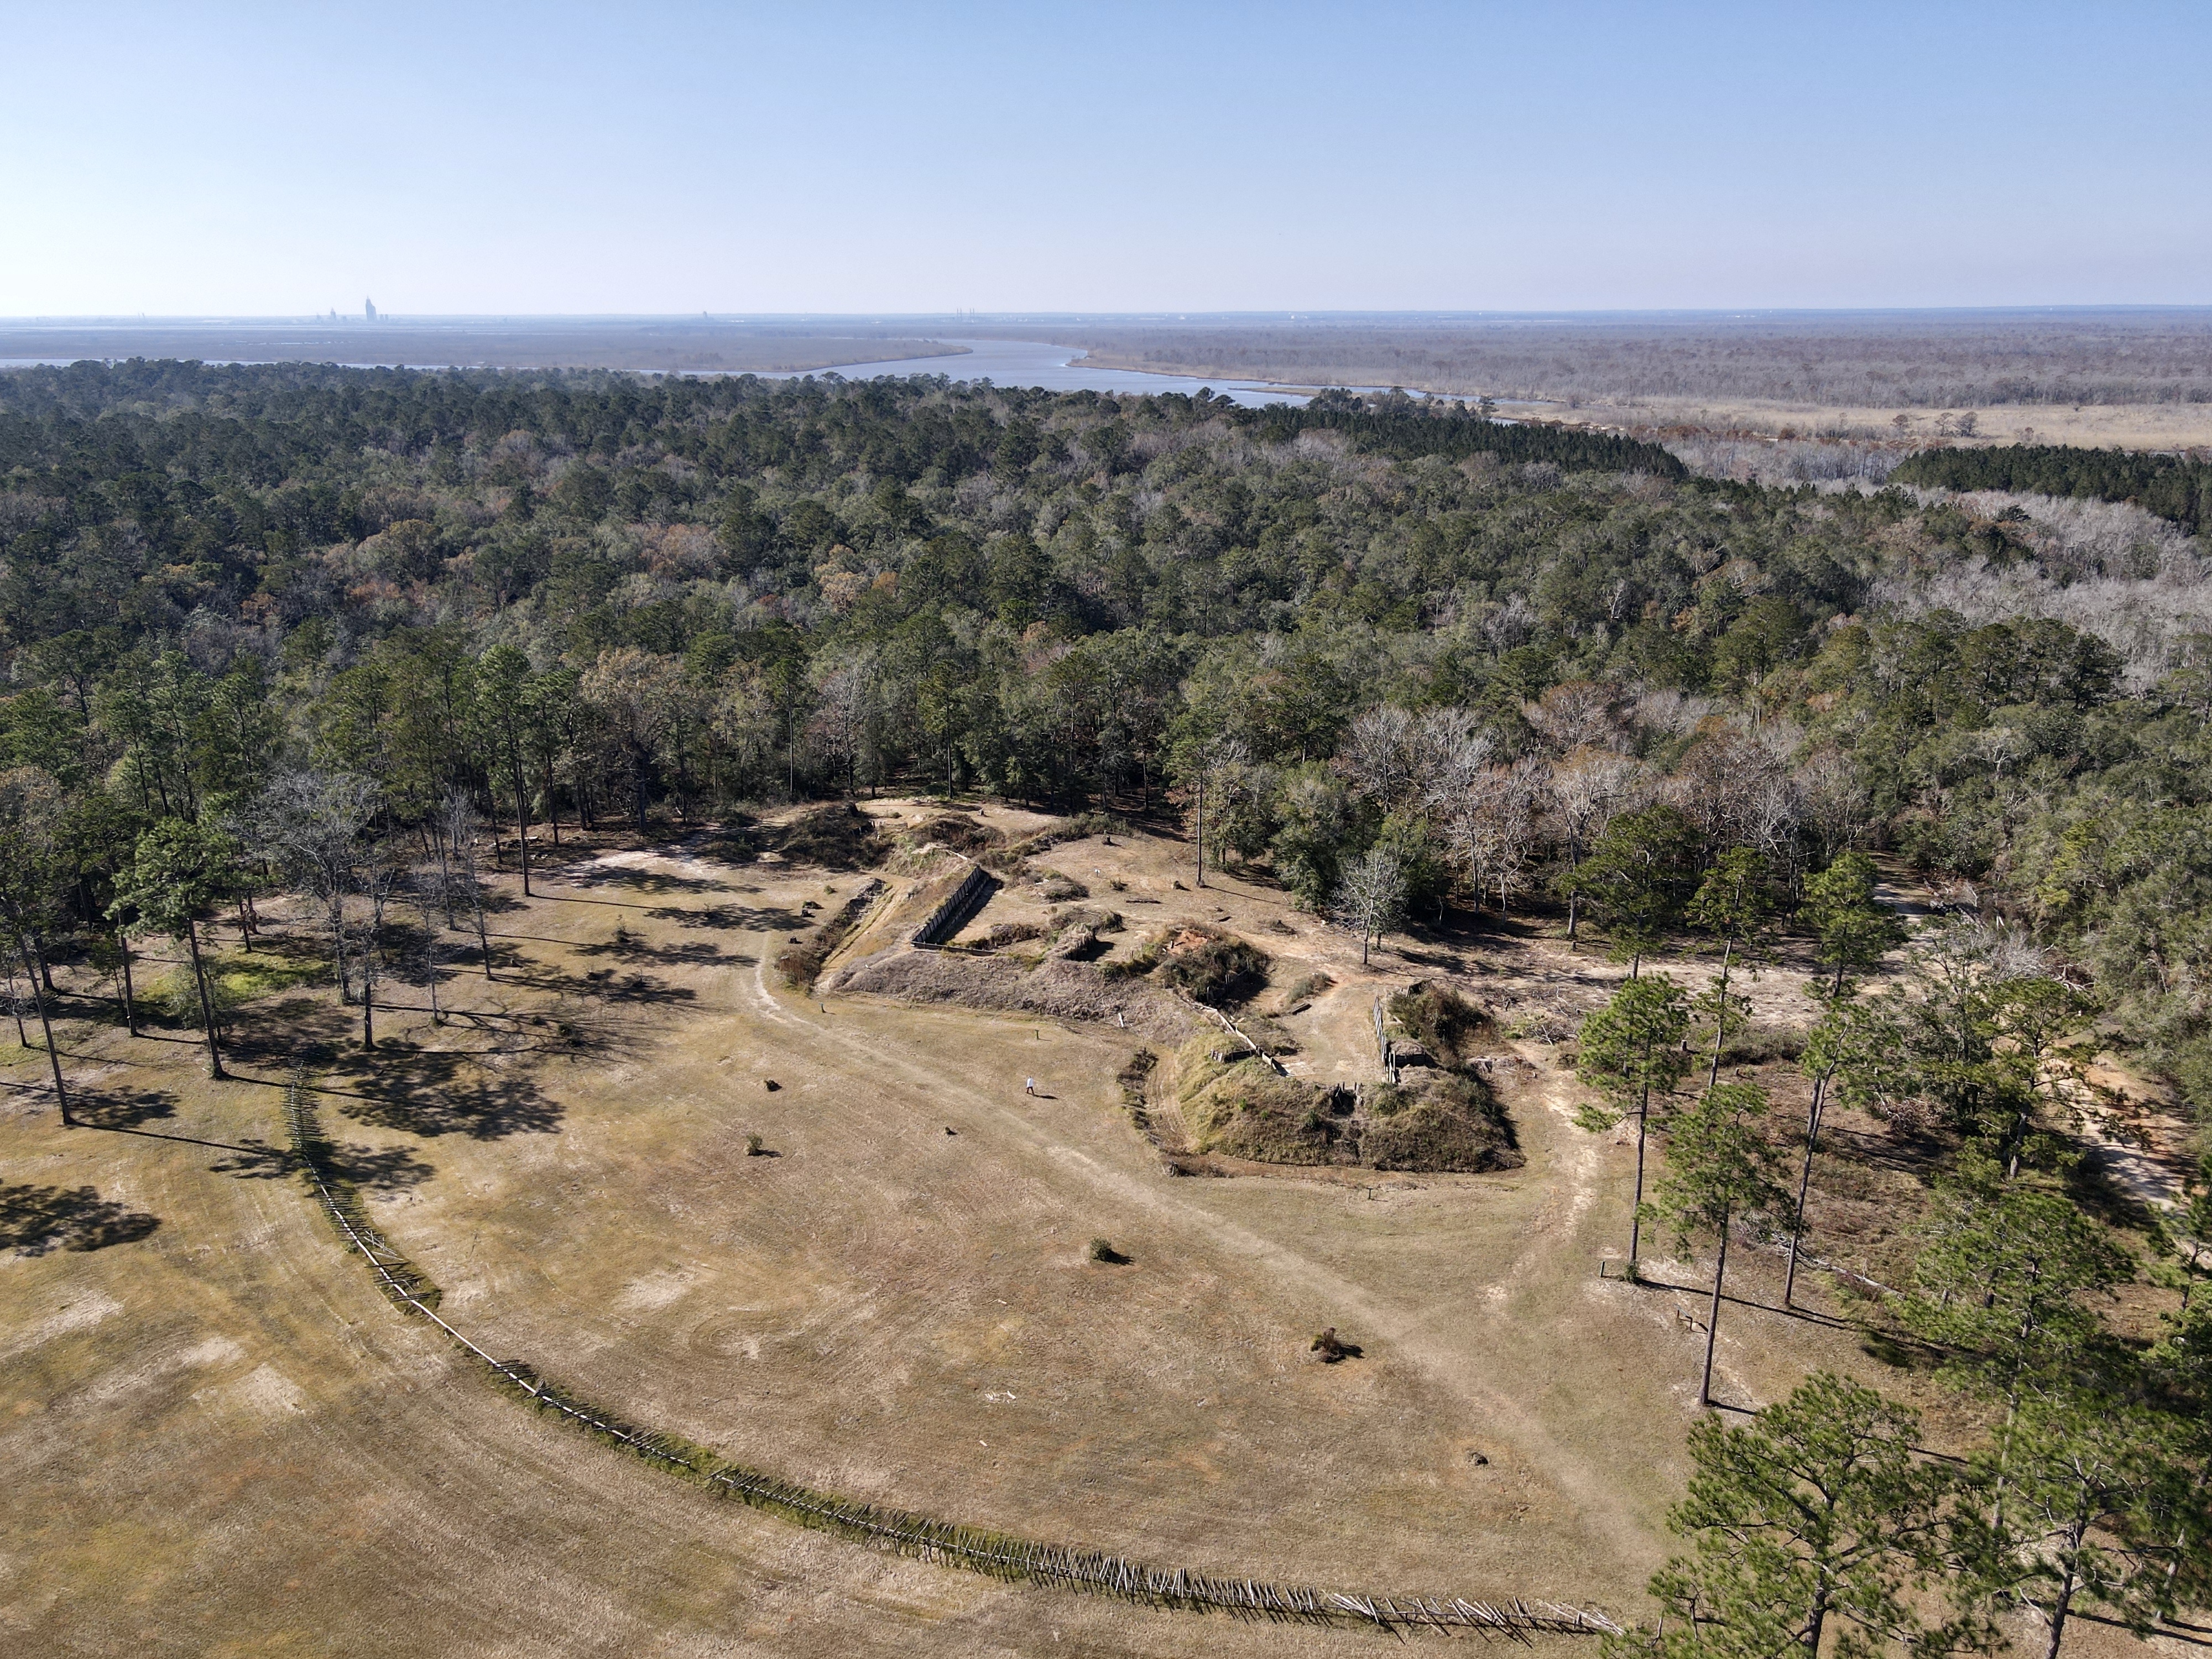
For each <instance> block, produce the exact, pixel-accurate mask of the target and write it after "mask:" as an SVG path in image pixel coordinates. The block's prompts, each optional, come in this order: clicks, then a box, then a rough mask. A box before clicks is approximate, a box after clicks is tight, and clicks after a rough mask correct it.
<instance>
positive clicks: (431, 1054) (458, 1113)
mask: <svg viewBox="0 0 2212 1659" xmlns="http://www.w3.org/2000/svg"><path fill="white" fill-rule="evenodd" d="M369 1058H370V1060H371V1061H372V1066H371V1069H370V1070H369V1071H368V1073H367V1074H366V1075H363V1074H362V1073H360V1072H359V1071H358V1070H354V1071H352V1072H351V1073H349V1077H348V1079H347V1080H348V1081H349V1082H352V1083H354V1084H356V1088H357V1091H356V1092H355V1093H354V1094H352V1095H351V1096H350V1097H348V1098H347V1100H346V1102H345V1103H344V1104H343V1105H342V1106H341V1107H340V1108H339V1110H340V1111H342V1112H343V1113H344V1115H346V1116H348V1117H349V1118H352V1119H353V1120H354V1121H356V1122H357V1123H368V1124H374V1125H375V1126H376V1127H379V1128H384V1129H404V1130H405V1131H406V1132H407V1133H410V1134H415V1135H420V1136H422V1138H423V1139H426V1140H434V1139H437V1138H438V1137H439V1136H440V1135H454V1134H459V1135H466V1136H468V1137H469V1139H471V1140H503V1139H506V1138H507V1136H508V1135H520V1134H558V1133H560V1130H561V1121H562V1117H563V1115H565V1114H564V1113H563V1110H562V1107H561V1104H560V1103H559V1102H557V1101H556V1100H554V1099H553V1098H552V1097H550V1096H549V1095H547V1094H546V1093H545V1092H544V1091H543V1090H542V1089H540V1088H539V1087H538V1085H537V1084H536V1083H534V1082H533V1081H532V1080H531V1079H528V1078H526V1077H515V1076H512V1075H487V1074H486V1073H484V1071H483V1067H482V1066H480V1065H479V1064H477V1058H478V1057H477V1056H476V1055H473V1054H457V1053H454V1052H452V1051H450V1050H441V1049H417V1050H415V1051H412V1052H408V1051H405V1050H401V1049H398V1048H389V1049H383V1048H380V1049H379V1050H378V1051H377V1052H376V1053H375V1054H374V1055H372V1056H370V1057H369ZM358 1063H359V1057H358V1056H356V1066H358ZM471 1073H473V1075H471Z"/></svg>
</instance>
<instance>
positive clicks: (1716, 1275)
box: [1698, 1215, 1729, 1406]
mask: <svg viewBox="0 0 2212 1659" xmlns="http://www.w3.org/2000/svg"><path fill="white" fill-rule="evenodd" d="M1728 1244H1729V1218H1728V1217H1726V1216H1725V1215H1724V1216H1723V1217H1722V1218H1721V1249H1720V1255H1719V1256H1718V1258H1717V1259H1716V1260H1715V1261H1714V1262H1713V1305H1712V1310H1711V1312H1709V1313H1708V1314H1707V1315H1706V1316H1705V1376H1704V1377H1703V1378H1702V1379H1700V1380H1699V1383H1698V1403H1699V1405H1700V1406H1710V1405H1711V1404H1712V1403H1713V1348H1714V1346H1715V1345H1716V1344H1717V1343H1718V1342H1719V1340H1720V1335H1721V1279H1722V1278H1723V1276H1724V1275H1725V1274H1726V1273H1727V1272H1728Z"/></svg>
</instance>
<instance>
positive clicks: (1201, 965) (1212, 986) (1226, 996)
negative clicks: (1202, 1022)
mask: <svg viewBox="0 0 2212 1659" xmlns="http://www.w3.org/2000/svg"><path fill="white" fill-rule="evenodd" d="M1156 943H1157V944H1158V946H1159V952H1158V954H1159V956H1160V957H1161V958H1162V959H1161V961H1160V966H1159V969H1158V974H1159V976H1160V977H1161V978H1162V979H1164V980H1165V981H1167V982H1168V983H1169V984H1170V985H1172V986H1174V987H1176V989H1178V990H1180V991H1182V992H1183V993H1184V994H1186V995H1188V996H1189V997H1191V998H1192V999H1194V1000H1196V1001H1199V1002H1203V1003H1206V1004H1207V1005H1209V1006H1212V1007H1216V1008H1225V1007H1230V1006H1234V1005H1235V1004H1237V1003H1240V1002H1243V1001H1246V1000H1249V999H1250V998H1251V997H1253V996H1255V995H1257V994H1258V993H1259V992H1260V990H1261V987H1263V986H1265V985H1266V984H1267V964H1268V958H1267V952H1266V951H1262V950H1261V949H1260V947H1259V946H1258V945H1253V944H1251V943H1249V941H1247V940H1244V939H1238V938H1237V937H1236V935H1234V934H1233V933H1219V932H1217V931H1216V930H1214V929H1213V928H1211V927H1182V928H1178V929H1176V931H1175V932H1174V933H1170V934H1166V935H1163V937H1162V938H1161V939H1160V940H1158V941H1157V942H1156Z"/></svg>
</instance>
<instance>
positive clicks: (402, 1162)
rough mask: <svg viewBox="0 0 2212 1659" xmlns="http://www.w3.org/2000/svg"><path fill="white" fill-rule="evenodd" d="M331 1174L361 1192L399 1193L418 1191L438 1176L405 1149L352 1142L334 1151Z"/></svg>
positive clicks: (331, 1157) (407, 1148)
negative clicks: (410, 1190) (418, 1188)
mask: <svg viewBox="0 0 2212 1659" xmlns="http://www.w3.org/2000/svg"><path fill="white" fill-rule="evenodd" d="M328 1162H329V1164H330V1169H331V1174H332V1175H335V1176H338V1177H340V1178H341V1179H342V1180H345V1181H350V1182H353V1184H354V1185H355V1186H356V1187H358V1188H362V1191H364V1192H371V1193H398V1192H404V1191H406V1190H407V1188H410V1187H419V1186H421V1185H422V1183H423V1182H426V1181H428V1179H429V1178H430V1177H431V1176H434V1175H435V1174H437V1173H438V1168H437V1165H435V1164H425V1163H424V1162H423V1161H422V1159H421V1158H417V1157H416V1156H415V1153H414V1152H413V1151H412V1150H411V1149H410V1148H409V1147H405V1146H360V1145H357V1144H356V1143H355V1142H352V1141H348V1142H347V1143H346V1144H345V1145H344V1146H339V1147H337V1148H336V1149H335V1150H333V1151H332V1152H331V1154H330V1157H329V1160H328Z"/></svg>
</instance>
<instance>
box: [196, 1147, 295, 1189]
mask: <svg viewBox="0 0 2212 1659" xmlns="http://www.w3.org/2000/svg"><path fill="white" fill-rule="evenodd" d="M299 1168H300V1158H299V1155H298V1154H297V1153H296V1152H292V1151H290V1150H289V1149H288V1148H286V1147H283V1146H270V1145H269V1143H268V1142H266V1141H264V1140H255V1139H251V1138H249V1139H246V1141H244V1142H243V1143H242V1144H240V1145H239V1146H234V1147H232V1148H231V1150H230V1155H229V1156H228V1158H218V1159H216V1161H215V1162H214V1163H213V1164H209V1165H208V1173H209V1174H210V1175H227V1176H237V1177H238V1179H239V1180H240V1181H282V1180H283V1178H284V1177H285V1176H289V1175H293V1174H295V1173H297V1171H298V1170H299Z"/></svg>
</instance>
